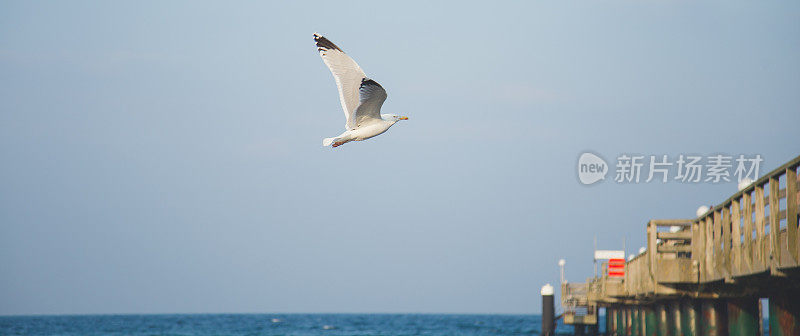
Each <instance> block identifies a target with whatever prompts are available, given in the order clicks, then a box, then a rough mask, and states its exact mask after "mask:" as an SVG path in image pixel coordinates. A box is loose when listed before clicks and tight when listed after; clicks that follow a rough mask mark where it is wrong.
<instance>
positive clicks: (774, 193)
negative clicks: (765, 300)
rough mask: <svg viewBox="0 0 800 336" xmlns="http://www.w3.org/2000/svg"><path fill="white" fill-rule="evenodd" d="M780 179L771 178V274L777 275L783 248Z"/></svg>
mask: <svg viewBox="0 0 800 336" xmlns="http://www.w3.org/2000/svg"><path fill="white" fill-rule="evenodd" d="M779 189H780V188H779V186H778V178H777V177H770V178H769V241H770V244H769V246H770V256H772V258H771V261H770V263H769V268H770V272H771V273H773V274H775V273H779V271H778V265H780V263H781V247H780V244H779V242H780V241H779V240H778V234H779V233H780V231H781V228H780V223H781V220H780V210H781V209H780V206H781V205H780V203H779V199H778V190H779Z"/></svg>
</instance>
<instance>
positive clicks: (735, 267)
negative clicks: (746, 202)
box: [730, 200, 742, 274]
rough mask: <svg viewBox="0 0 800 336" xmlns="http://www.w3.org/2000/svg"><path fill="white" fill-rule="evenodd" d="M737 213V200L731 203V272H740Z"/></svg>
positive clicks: (740, 236) (740, 242) (739, 225)
mask: <svg viewBox="0 0 800 336" xmlns="http://www.w3.org/2000/svg"><path fill="white" fill-rule="evenodd" d="M741 222H742V220H741V217H740V215H739V200H734V201H733V203H731V240H730V241H731V252H732V253H731V260H730V267H731V274H741V273H742V232H741V231H742V230H741Z"/></svg>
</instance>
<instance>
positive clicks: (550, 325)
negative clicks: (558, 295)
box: [541, 284, 556, 336]
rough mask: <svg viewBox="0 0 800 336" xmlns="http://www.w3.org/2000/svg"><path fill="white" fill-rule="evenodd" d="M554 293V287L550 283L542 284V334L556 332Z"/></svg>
mask: <svg viewBox="0 0 800 336" xmlns="http://www.w3.org/2000/svg"><path fill="white" fill-rule="evenodd" d="M553 293H554V289H553V286H551V285H550V284H546V285H544V286H542V291H541V294H542V336H552V335H555V332H556V327H555V319H556V315H555V310H556V309H555V302H554V299H553Z"/></svg>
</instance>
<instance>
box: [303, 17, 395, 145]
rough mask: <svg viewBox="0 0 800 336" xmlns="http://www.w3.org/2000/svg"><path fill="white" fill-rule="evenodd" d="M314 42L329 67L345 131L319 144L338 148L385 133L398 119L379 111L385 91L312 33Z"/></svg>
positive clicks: (317, 35) (337, 48) (384, 98)
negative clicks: (342, 113) (340, 107)
mask: <svg viewBox="0 0 800 336" xmlns="http://www.w3.org/2000/svg"><path fill="white" fill-rule="evenodd" d="M314 42H316V44H317V51H319V55H320V56H321V57H322V61H323V62H325V65H327V66H328V68H329V69H330V70H331V73H332V74H333V79H335V80H336V86H337V87H338V88H339V100H340V101H341V103H342V110H344V117H345V120H346V122H345V126H344V128H345V131H344V133H342V134H339V136H337V137H334V138H325V139H324V140H322V145H323V146H333V147H339V146H341V145H344V144H346V143H348V142H350V141H362V140H367V139H369V138H372V137H375V136H378V135H381V134H383V132H386V131H387V130H388V129H389V127H392V125H394V123H396V122H398V121H400V120H408V117H403V116H399V115H395V114H381V106H382V105H383V102H384V101H385V100H386V90H384V89H383V87H382V86H381V85H380V84H378V82H376V81H374V80H372V79H369V78H367V75H365V74H364V71H363V70H361V67H359V66H358V64H356V61H354V60H353V59H352V58H350V56H347V54H345V53H344V51H342V49H339V47H337V46H336V45H335V44H333V42H331V41H330V40H328V39H326V38H325V37H323V36H322V35H320V34H317V33H314Z"/></svg>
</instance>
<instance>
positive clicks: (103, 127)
mask: <svg viewBox="0 0 800 336" xmlns="http://www.w3.org/2000/svg"><path fill="white" fill-rule="evenodd" d="M314 32H319V33H322V34H324V35H325V36H327V37H328V38H330V39H331V40H332V41H333V42H335V43H336V44H338V45H339V46H340V47H341V48H342V49H344V50H345V51H346V52H348V53H349V54H350V55H351V56H353V57H354V58H355V59H356V61H357V62H358V63H359V64H360V65H361V67H362V68H363V69H364V70H365V72H366V73H367V75H368V76H370V77H372V78H373V79H375V80H376V81H378V82H379V83H381V84H382V85H383V86H384V87H385V88H386V90H387V91H388V94H389V98H388V100H387V101H386V103H385V104H384V109H383V112H384V113H395V114H401V115H407V116H409V117H410V120H409V121H407V122H402V123H400V124H397V125H395V126H394V127H393V128H392V129H391V130H390V131H389V132H387V133H386V134H384V135H381V136H379V137H377V138H374V139H371V140H369V141H365V142H360V143H350V144H347V145H345V146H342V147H339V148H337V149H331V148H323V147H321V146H320V143H321V140H322V138H324V137H331V136H335V135H337V134H339V133H340V132H341V131H342V127H343V124H344V120H343V117H342V113H341V111H340V105H339V102H338V95H337V93H336V88H335V84H334V81H333V79H332V78H331V75H330V73H329V72H328V70H327V69H326V68H325V66H324V64H323V63H322V61H321V59H320V58H319V56H318V55H317V52H316V49H315V47H314V45H313V41H312V33H314ZM799 60H800V4H798V3H796V2H791V1H777V2H769V3H755V2H747V1H733V2H731V1H725V2H722V1H713V2H702V3H696V2H688V1H672V2H666V1H646V2H642V1H598V2H588V3H587V2H574V1H539V2H528V3H517V2H491V3H489V2H484V3H457V4H454V3H441V4H440V3H432V2H427V1H426V2H413V1H412V2H402V3H377V2H363V1H362V2H352V3H349V2H345V3H342V2H332V1H326V2H294V3H285V2H266V3H265V2H169V3H163V2H149V1H146V2H114V3H109V2H36V3H33V2H21V1H20V2H16V1H12V2H3V3H2V4H1V5H0V78H2V80H0V156H1V157H2V164H0V269H1V270H2V271H0V314H50V313H59V314H60V313H161V312H164V313H177V312H181V313H194V312H453V313H459V312H470V313H536V312H539V311H540V309H541V307H540V299H539V296H538V291H539V288H540V286H541V285H543V284H544V283H546V282H551V283H555V282H557V279H558V267H557V264H556V262H557V260H558V259H559V258H566V259H567V278H568V279H570V280H572V281H581V280H583V279H584V278H585V277H588V276H590V275H591V272H592V261H591V255H592V241H593V238H594V237H595V236H597V239H598V243H599V244H598V245H599V247H600V248H609V249H610V248H620V247H621V245H622V240H623V238H624V239H625V240H626V245H627V247H628V251H634V250H636V249H638V247H639V246H642V245H643V244H644V225H645V223H646V222H647V220H649V219H651V218H689V217H692V216H693V215H694V212H695V209H696V208H697V206H699V205H701V204H715V203H716V202H720V201H722V200H724V199H726V198H727V197H728V196H729V195H730V194H731V193H733V192H734V191H735V188H736V187H735V183H727V184H706V183H703V184H690V183H675V182H673V183H667V184H658V183H650V184H644V183H640V184H627V185H623V184H616V183H613V181H610V180H608V179H607V180H606V181H604V182H602V183H600V184H598V185H594V186H591V187H586V186H582V185H580V184H579V183H578V181H577V177H576V169H575V163H576V160H577V158H578V156H579V155H580V154H581V153H582V152H584V151H587V150H588V151H592V152H595V153H598V154H600V155H601V156H603V157H605V158H606V159H612V160H613V159H614V158H615V157H616V156H617V155H618V154H621V153H638V154H642V155H661V154H668V155H670V156H673V157H674V156H677V155H679V154H684V153H694V154H700V155H711V154H716V153H728V154H732V155H734V154H740V153H743V154H760V155H762V157H763V158H764V162H763V163H762V167H763V169H762V172H766V171H768V170H771V169H773V168H775V167H777V166H779V165H780V164H782V163H783V162H785V161H787V160H790V159H791V158H793V157H795V156H797V155H798V153H800V145H798V144H800V142H798V139H797V134H798V131H797V130H798V125H800V113H798V110H800V95H798V93H800V61H799Z"/></svg>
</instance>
